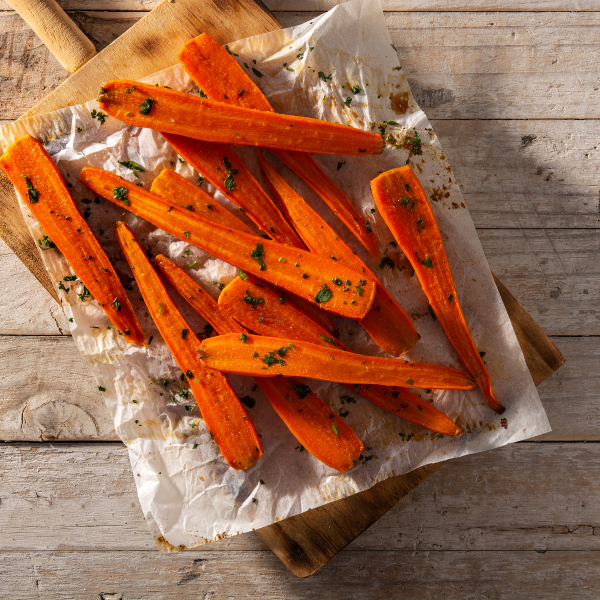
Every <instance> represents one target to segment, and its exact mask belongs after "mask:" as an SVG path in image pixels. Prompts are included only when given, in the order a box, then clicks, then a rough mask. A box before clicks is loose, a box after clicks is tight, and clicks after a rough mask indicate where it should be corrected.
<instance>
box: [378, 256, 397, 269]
mask: <svg viewBox="0 0 600 600" xmlns="http://www.w3.org/2000/svg"><path fill="white" fill-rule="evenodd" d="M386 265H387V266H388V267H389V268H390V269H391V270H392V271H393V270H394V267H395V266H396V263H395V262H394V261H393V260H392V259H391V258H390V257H389V256H384V257H383V258H382V259H381V262H380V263H379V268H380V269H383V268H384V267H385V266H386Z"/></svg>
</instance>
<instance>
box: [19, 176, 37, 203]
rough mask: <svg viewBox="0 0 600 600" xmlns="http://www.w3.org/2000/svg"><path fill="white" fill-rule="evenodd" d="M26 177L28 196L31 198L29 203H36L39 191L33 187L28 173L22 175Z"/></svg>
mask: <svg viewBox="0 0 600 600" xmlns="http://www.w3.org/2000/svg"><path fill="white" fill-rule="evenodd" d="M21 177H23V178H24V179H25V183H26V185H27V197H28V198H29V204H35V203H36V202H37V201H38V199H39V198H38V196H39V192H38V191H37V190H36V189H35V188H34V187H33V184H32V183H31V180H30V179H29V177H27V175H21Z"/></svg>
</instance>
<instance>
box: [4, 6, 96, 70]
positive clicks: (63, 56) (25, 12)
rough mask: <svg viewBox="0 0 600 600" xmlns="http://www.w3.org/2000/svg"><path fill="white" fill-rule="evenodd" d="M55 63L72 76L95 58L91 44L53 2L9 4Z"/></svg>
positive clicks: (94, 50) (94, 49) (94, 51)
mask: <svg viewBox="0 0 600 600" xmlns="http://www.w3.org/2000/svg"><path fill="white" fill-rule="evenodd" d="M8 4H10V6H11V7H12V8H14V9H15V11H16V12H17V13H19V15H20V16H21V17H22V18H23V19H24V21H25V22H26V23H27V25H29V27H31V29H33V31H35V33H36V34H37V35H38V37H39V38H40V40H42V42H43V43H44V45H45V46H46V47H47V48H48V50H50V52H52V54H53V55H54V56H55V57H56V59H57V60H58V62H59V63H60V64H61V65H62V66H63V67H64V68H65V69H66V70H67V71H68V72H69V73H75V71H77V69H79V67H81V66H82V65H84V64H85V63H86V62H87V61H88V60H90V58H92V56H94V55H95V54H96V48H95V47H94V44H92V42H90V40H89V39H88V38H87V37H86V35H85V34H84V33H83V32H82V31H81V30H80V29H79V27H77V25H75V23H73V21H72V20H71V19H70V18H69V17H68V16H67V13H65V11H64V10H63V9H62V8H61V7H60V6H59V5H58V4H57V3H56V2H55V0H8Z"/></svg>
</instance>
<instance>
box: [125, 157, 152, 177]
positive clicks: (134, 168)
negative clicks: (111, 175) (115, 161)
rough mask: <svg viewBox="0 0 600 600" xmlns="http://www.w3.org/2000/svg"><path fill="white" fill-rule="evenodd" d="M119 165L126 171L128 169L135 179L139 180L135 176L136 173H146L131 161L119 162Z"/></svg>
mask: <svg viewBox="0 0 600 600" xmlns="http://www.w3.org/2000/svg"><path fill="white" fill-rule="evenodd" d="M119 164H120V165H123V166H124V167H125V168H126V169H129V170H130V171H131V172H132V173H133V174H134V175H135V176H136V177H137V178H139V175H138V174H137V172H138V171H139V172H140V173H145V172H146V171H145V170H144V169H143V168H142V167H141V166H140V165H138V164H137V163H136V162H135V161H133V160H120V161H119Z"/></svg>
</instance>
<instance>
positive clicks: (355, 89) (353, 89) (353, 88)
mask: <svg viewBox="0 0 600 600" xmlns="http://www.w3.org/2000/svg"><path fill="white" fill-rule="evenodd" d="M361 92H362V90H361V89H360V87H359V86H357V85H353V86H352V93H353V94H360V93H361Z"/></svg>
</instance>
